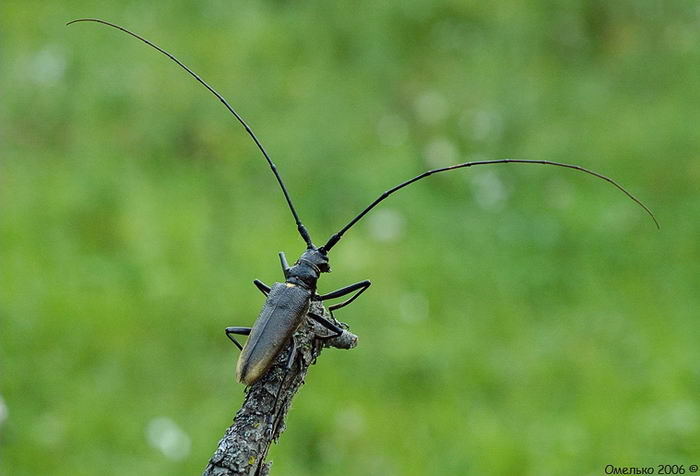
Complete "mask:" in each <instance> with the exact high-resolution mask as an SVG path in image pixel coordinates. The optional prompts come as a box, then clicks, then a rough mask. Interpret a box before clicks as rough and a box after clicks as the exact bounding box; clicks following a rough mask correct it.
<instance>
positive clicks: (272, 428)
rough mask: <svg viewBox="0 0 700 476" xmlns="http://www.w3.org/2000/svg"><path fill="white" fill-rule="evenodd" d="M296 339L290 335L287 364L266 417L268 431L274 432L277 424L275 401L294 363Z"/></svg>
mask: <svg viewBox="0 0 700 476" xmlns="http://www.w3.org/2000/svg"><path fill="white" fill-rule="evenodd" d="M297 349H298V347H297V341H296V340H295V339H294V337H292V348H291V349H290V350H289V356H288V357H287V364H286V365H285V366H284V375H283V376H282V381H281V382H280V387H279V388H278V389H277V395H275V402H274V403H273V404H272V413H271V414H270V416H269V417H268V424H269V425H270V431H271V432H273V433H274V431H275V427H276V426H277V420H276V419H275V413H276V412H275V410H276V409H277V402H278V400H279V398H280V394H281V393H282V388H283V387H284V382H285V381H286V380H287V375H289V371H290V370H291V369H292V365H294V359H296V357H297Z"/></svg>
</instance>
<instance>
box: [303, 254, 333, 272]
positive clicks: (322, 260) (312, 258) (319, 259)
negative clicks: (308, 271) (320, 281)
mask: <svg viewBox="0 0 700 476" xmlns="http://www.w3.org/2000/svg"><path fill="white" fill-rule="evenodd" d="M297 263H299V264H302V263H306V264H309V265H311V267H315V268H316V269H318V272H319V273H330V272H331V267H330V265H329V264H328V255H327V254H326V253H324V252H323V251H321V250H319V249H318V248H309V249H307V250H306V251H304V253H303V254H302V255H301V257H300V258H299V261H297Z"/></svg>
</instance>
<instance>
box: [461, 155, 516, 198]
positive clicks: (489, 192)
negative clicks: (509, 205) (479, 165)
mask: <svg viewBox="0 0 700 476" xmlns="http://www.w3.org/2000/svg"><path fill="white" fill-rule="evenodd" d="M470 160H471V159H470ZM474 160H481V159H479V158H477V159H474ZM470 181H471V185H472V190H473V193H474V198H475V199H476V202H477V203H478V204H479V205H480V206H481V207H482V208H485V209H487V210H499V209H501V208H503V205H504V203H505V201H506V199H507V198H508V191H507V190H506V188H505V186H504V185H503V182H502V181H501V179H500V178H499V177H498V174H496V172H494V171H492V170H485V171H484V170H482V171H479V172H478V173H475V174H474V175H473V176H472V177H471V180H470Z"/></svg>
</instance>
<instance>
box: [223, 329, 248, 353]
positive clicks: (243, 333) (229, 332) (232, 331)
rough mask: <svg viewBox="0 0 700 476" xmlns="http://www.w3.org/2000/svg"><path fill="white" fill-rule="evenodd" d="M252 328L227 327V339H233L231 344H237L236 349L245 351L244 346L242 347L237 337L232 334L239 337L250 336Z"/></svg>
mask: <svg viewBox="0 0 700 476" xmlns="http://www.w3.org/2000/svg"><path fill="white" fill-rule="evenodd" d="M250 331H251V328H250V327H227V328H226V337H228V338H229V339H231V342H233V343H234V344H236V347H238V350H243V346H242V345H241V343H240V342H238V341H237V340H236V338H235V337H233V335H232V334H236V335H239V336H247V335H250Z"/></svg>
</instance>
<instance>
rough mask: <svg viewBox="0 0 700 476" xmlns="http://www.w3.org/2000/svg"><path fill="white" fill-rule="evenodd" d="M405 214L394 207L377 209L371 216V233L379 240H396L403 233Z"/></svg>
mask: <svg viewBox="0 0 700 476" xmlns="http://www.w3.org/2000/svg"><path fill="white" fill-rule="evenodd" d="M404 223H405V220H404V218H403V215H402V214H400V213H399V212H397V211H396V210H394V209H392V208H385V209H383V210H377V211H375V213H374V215H370V216H369V223H368V224H369V233H370V235H371V236H372V238H374V239H375V240H377V241H385V242H388V241H396V240H398V239H399V238H400V237H401V235H403V231H404Z"/></svg>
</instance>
